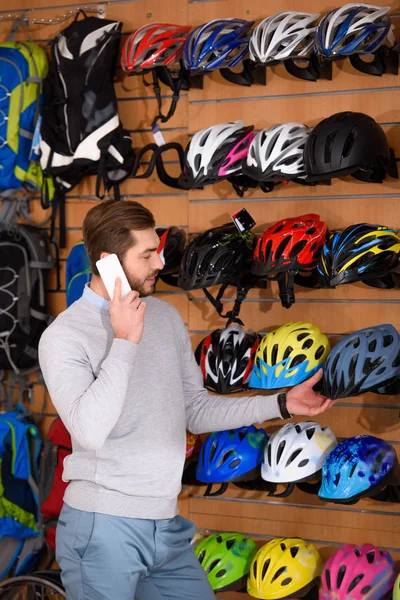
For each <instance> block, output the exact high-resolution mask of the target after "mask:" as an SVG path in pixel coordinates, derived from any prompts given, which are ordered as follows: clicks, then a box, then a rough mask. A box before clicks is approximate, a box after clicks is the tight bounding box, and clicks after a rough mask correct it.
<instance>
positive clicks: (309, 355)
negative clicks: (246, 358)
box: [249, 322, 330, 390]
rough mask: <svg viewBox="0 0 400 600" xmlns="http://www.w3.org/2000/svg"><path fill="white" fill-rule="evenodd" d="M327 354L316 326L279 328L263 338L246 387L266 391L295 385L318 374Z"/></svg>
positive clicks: (303, 324)
mask: <svg viewBox="0 0 400 600" xmlns="http://www.w3.org/2000/svg"><path fill="white" fill-rule="evenodd" d="M329 350H330V345H329V340H328V338H327V337H326V335H324V334H323V333H321V330H320V328H319V327H318V326H317V325H313V324H312V323H303V322H298V323H286V324H285V325H281V326H280V327H278V328H277V329H274V330H273V331H270V332H268V333H267V334H266V335H265V336H264V337H263V338H262V340H261V342H260V344H259V346H258V348H257V351H256V354H255V358H254V366H253V371H252V374H251V378H250V383H249V385H250V387H254V388H259V389H266V390H274V389H278V388H282V387H289V386H294V385H297V384H299V383H301V382H302V381H305V380H306V379H308V378H309V377H311V376H312V375H314V373H316V371H318V369H319V368H320V367H321V366H322V365H323V364H324V362H325V359H326V357H327V355H328V353H329Z"/></svg>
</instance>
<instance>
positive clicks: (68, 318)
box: [39, 286, 280, 519]
mask: <svg viewBox="0 0 400 600" xmlns="http://www.w3.org/2000/svg"><path fill="white" fill-rule="evenodd" d="M146 303H147V308H146V312H145V324H144V332H143V336H142V339H141V341H140V343H139V344H135V343H133V342H130V341H127V340H122V339H116V338H115V337H114V332H113V329H112V326H111V322H110V315H109V306H108V301H107V300H105V299H104V298H101V297H100V296H99V295H98V294H96V293H95V292H93V290H91V289H90V288H89V287H88V286H87V287H86V289H85V292H84V295H83V297H82V298H81V299H80V300H78V301H77V302H75V303H74V304H73V305H72V306H70V307H69V308H68V309H67V310H65V311H64V312H62V313H61V314H60V315H59V316H58V317H57V318H56V319H55V320H54V321H53V323H52V324H51V325H50V326H49V327H48V328H47V329H46V330H45V332H44V334H43V335H42V338H41V340H40V344H39V361H40V367H41V369H42V372H43V376H44V380H45V383H46V386H47V388H48V390H49V393H50V397H51V399H52V402H53V404H54V406H55V408H56V410H57V412H58V413H59V415H60V417H61V419H62V421H63V422H64V424H65V426H66V427H67V429H68V431H69V432H70V434H71V437H72V446H73V452H72V454H71V455H70V456H68V457H67V458H66V459H65V461H64V475H63V479H64V481H70V484H69V486H68V487H67V490H66V493H65V496H64V500H65V502H66V503H67V504H68V505H69V506H71V507H73V508H77V509H80V510H86V511H94V512H99V513H104V514H109V515H115V516H121V517H131V518H142V519H166V518H171V517H173V516H175V515H176V514H177V512H178V511H177V496H178V494H179V492H180V488H181V483H180V482H181V477H182V470H183V464H184V461H185V448H186V435H185V429H186V428H187V429H188V430H190V431H191V432H192V433H205V432H210V431H218V430H222V429H231V428H235V427H241V426H244V425H250V424H252V423H262V422H263V421H264V420H266V419H273V418H278V417H279V416H280V412H279V408H278V405H277V397H276V396H269V397H266V396H254V397H252V398H251V397H250V398H249V397H246V398H243V397H236V398H227V397H225V396H213V395H211V394H209V393H208V392H207V391H206V390H205V389H204V386H203V379H202V375H201V371H200V368H199V367H198V365H197V363H196V360H195V358H194V354H193V351H192V347H191V343H190V339H189V336H188V334H187V331H186V328H185V325H184V323H183V321H182V319H181V317H180V315H179V313H178V312H177V311H176V310H175V308H173V307H172V306H170V305H169V304H167V303H166V302H163V301H161V300H158V299H157V298H154V297H149V298H146Z"/></svg>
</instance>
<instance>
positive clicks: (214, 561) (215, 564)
mask: <svg viewBox="0 0 400 600" xmlns="http://www.w3.org/2000/svg"><path fill="white" fill-rule="evenodd" d="M218 564H219V558H217V559H216V560H213V561H212V563H211V564H210V566H209V567H208V571H207V573H210V572H211V571H212V570H213V569H215V567H217V566H218Z"/></svg>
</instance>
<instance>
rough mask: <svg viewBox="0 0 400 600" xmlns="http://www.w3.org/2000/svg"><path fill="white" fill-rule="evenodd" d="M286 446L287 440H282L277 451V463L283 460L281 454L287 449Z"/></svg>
mask: <svg viewBox="0 0 400 600" xmlns="http://www.w3.org/2000/svg"><path fill="white" fill-rule="evenodd" d="M285 446H286V441H285V440H282V441H281V443H280V444H279V446H278V451H277V453H276V463H277V464H279V461H280V460H281V456H282V453H283V451H284V449H285Z"/></svg>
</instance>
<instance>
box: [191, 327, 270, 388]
mask: <svg viewBox="0 0 400 600" xmlns="http://www.w3.org/2000/svg"><path fill="white" fill-rule="evenodd" d="M259 340H260V338H259V336H258V334H257V333H255V332H254V331H249V332H246V331H245V330H244V329H243V327H242V326H241V325H239V324H238V323H235V324H234V325H231V326H230V327H227V328H225V329H217V330H216V331H213V332H212V333H210V334H209V335H208V336H207V337H206V338H204V340H203V341H202V342H200V344H199V345H198V347H197V349H196V353H195V354H196V360H197V362H198V364H199V365H200V368H201V372H202V373H203V379H204V384H205V386H206V387H207V388H208V389H209V390H212V391H213V392H217V394H230V393H232V392H239V391H242V390H244V389H247V384H248V381H249V379H250V375H251V370H252V368H253V362H254V355H255V352H256V350H257V347H258V343H259Z"/></svg>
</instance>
